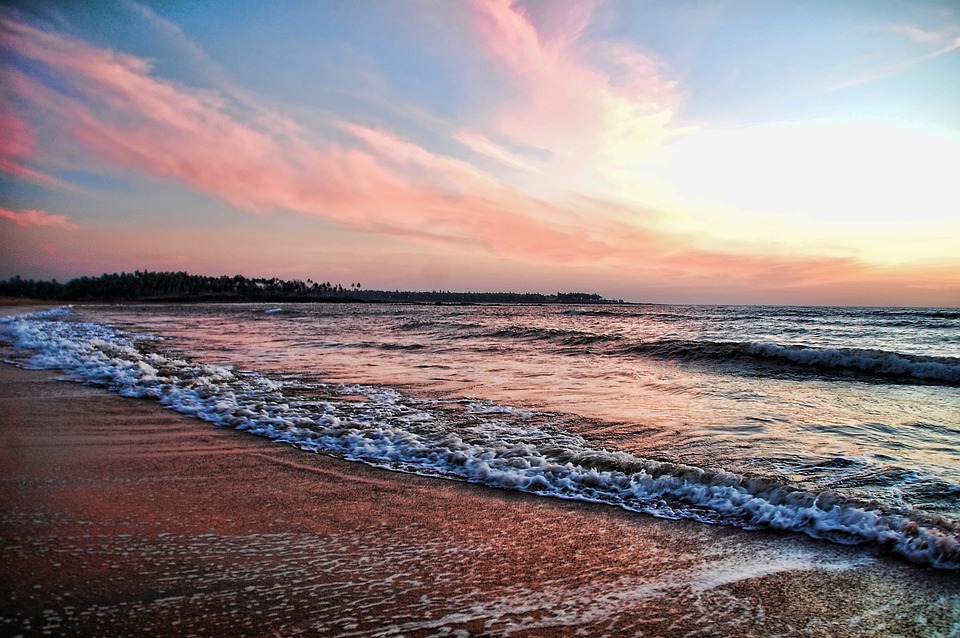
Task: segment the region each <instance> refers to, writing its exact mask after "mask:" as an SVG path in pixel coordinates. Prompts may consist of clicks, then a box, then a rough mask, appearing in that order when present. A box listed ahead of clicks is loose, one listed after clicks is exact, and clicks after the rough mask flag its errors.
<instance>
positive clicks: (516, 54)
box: [474, 0, 684, 192]
mask: <svg viewBox="0 0 960 638" xmlns="http://www.w3.org/2000/svg"><path fill="white" fill-rule="evenodd" d="M474 6H475V9H476V12H477V14H478V25H479V29H480V34H481V37H482V39H483V42H484V45H485V47H486V49H487V51H488V53H489V55H490V56H491V57H492V58H493V59H494V60H495V61H496V62H497V63H499V64H500V65H501V67H502V68H503V69H504V70H505V71H506V72H507V74H508V76H509V77H510V78H511V79H512V83H513V89H514V92H515V94H514V96H513V97H512V98H511V99H508V100H506V102H505V103H504V104H503V105H501V106H500V107H499V109H498V110H497V112H496V113H495V114H494V115H493V116H492V120H493V123H492V126H493V128H494V129H495V131H496V132H497V134H498V135H500V136H502V137H503V138H504V139H506V140H509V141H510V142H512V143H514V144H518V145H522V146H528V147H536V148H540V149H544V150H546V151H548V152H549V153H550V156H551V157H552V158H553V161H552V162H551V163H550V164H549V167H548V170H549V173H550V174H551V175H553V176H554V177H555V178H556V180H557V181H558V182H559V183H561V184H564V185H565V187H568V188H569V187H575V188H578V189H580V190H584V191H586V192H597V190H598V189H600V190H608V188H609V183H608V177H609V176H611V175H613V174H615V173H618V172H620V171H623V170H631V169H632V168H633V167H634V166H635V165H636V164H637V163H639V162H643V161H646V160H647V159H649V158H650V157H651V156H652V155H655V154H656V153H658V152H659V151H661V149H662V148H663V145H664V144H665V142H667V141H668V140H669V139H671V138H672V137H674V136H676V135H680V134H684V131H683V130H680V129H679V128H678V127H675V126H674V124H673V110H674V108H675V106H676V105H677V104H678V103H679V101H680V98H681V95H680V92H679V90H678V86H677V84H676V83H675V82H673V81H670V80H667V79H665V78H664V77H662V74H661V64H660V63H659V61H658V60H657V59H656V58H654V57H653V56H652V55H650V54H648V53H645V52H643V51H641V50H639V49H637V48H635V47H631V46H629V45H627V44H623V43H616V42H603V41H592V40H589V39H588V38H586V37H585V34H586V33H587V31H588V27H589V26H590V24H591V19H592V16H591V11H590V9H591V5H584V4H579V3H576V4H571V3H567V4H563V3H551V4H549V5H548V6H549V7H550V8H551V10H552V11H553V13H554V14H553V15H549V16H547V17H549V18H550V19H551V22H552V23H553V24H552V29H550V30H549V33H548V32H547V30H546V29H542V30H538V28H537V26H536V25H535V24H534V22H533V20H532V18H531V17H530V16H529V15H528V14H527V13H525V12H524V11H523V10H522V9H521V8H520V7H519V5H517V4H516V3H512V2H509V1H507V0H476V2H475V3H474ZM556 13H560V14H561V15H559V16H557V15H556Z"/></svg>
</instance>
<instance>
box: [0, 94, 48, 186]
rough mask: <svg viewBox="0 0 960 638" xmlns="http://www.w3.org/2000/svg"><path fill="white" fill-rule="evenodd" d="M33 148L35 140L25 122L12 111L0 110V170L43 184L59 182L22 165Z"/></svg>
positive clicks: (29, 156)
mask: <svg viewBox="0 0 960 638" xmlns="http://www.w3.org/2000/svg"><path fill="white" fill-rule="evenodd" d="M35 150H36V141H35V140H34V137H33V134H32V133H31V132H30V128H29V127H28V126H27V124H26V123H25V122H24V121H23V120H21V119H20V118H19V117H17V116H16V115H14V114H13V113H11V112H8V111H6V110H0V172H4V173H7V174H9V175H15V176H16V177H23V178H26V179H30V180H34V181H37V182H41V183H44V184H60V183H61V182H60V181H59V180H57V179H55V178H53V177H50V176H49V175H44V174H43V173H40V172H38V171H35V170H33V169H32V168H28V167H27V166H24V163H23V162H24V160H29V159H31V158H32V157H33V155H34V153H35Z"/></svg>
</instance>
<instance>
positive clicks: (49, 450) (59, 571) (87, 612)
mask: <svg viewBox="0 0 960 638" xmlns="http://www.w3.org/2000/svg"><path fill="white" fill-rule="evenodd" d="M56 376H57V375H55V374H53V373H50V372H33V371H24V370H20V369H17V368H15V367H13V366H11V365H6V364H4V365H0V442H2V443H0V472H2V481H0V486H2V487H0V504H2V509H0V511H2V514H0V565H2V568H0V569H2V573H0V591H2V592H3V593H2V594H0V596H2V600H0V634H3V635H8V636H17V635H23V636H34V635H36V636H41V635H44V636H46V635H52V636H61V635H62V636H78V635H83V636H87V635H89V636H93V635H97V636H129V635H156V636H181V635H182V636H193V635H235V636H241V635H246V636H292V635H320V636H434V635H435V636H445V635H458V636H467V635H471V636H500V635H511V636H574V635H588V636H631V635H645V636H681V635H716V636H732V635H737V636H749V635H756V636H769V635H814V636H817V635H822V636H859V635H896V634H901V635H956V632H958V631H960V628H958V624H960V622H958V621H960V593H958V586H957V584H956V583H957V581H956V574H952V573H949V572H940V571H936V570H931V569H921V568H918V567H915V566H912V565H909V564H906V563H904V562H903V561H899V560H896V559H889V558H883V557H874V556H871V555H869V554H868V553H867V552H865V551H863V550H859V549H856V548H846V547H840V546H837V545H833V544H830V543H824V542H818V541H814V540H810V539H806V538H802V537H796V536H788V535H782V536H781V535H777V534H772V533H758V532H742V531H739V530H734V529H729V528H720V527H712V526H708V525H703V524H698V523H691V522H674V521H663V520H656V519H653V518H650V517H647V516H641V515H636V514H631V513H629V512H624V511H619V510H616V509H613V508H610V507H605V506H599V505H598V506H593V505H590V504H583V503H572V502H566V501H560V500H556V499H546V498H538V497H534V496H529V495H523V494H517V493H510V492H504V491H500V490H494V489H489V488H484V487H480V486H473V485H469V484H463V483H457V482H452V481H445V480H439V479H433V478H427V477H419V476H412V475H404V474H397V473H392V472H387V471H383V470H379V469H375V468H370V467H367V466H364V465H360V464H355V463H348V462H345V461H341V460H337V459H333V458H329V457H325V456H321V455H316V454H312V453H306V452H302V451H300V450H296V449H294V448H291V447H289V446H285V445H280V444H274V443H270V442H268V441H266V440H263V439H259V438H257V437H254V436H251V435H248V434H245V433H242V432H238V431H234V430H229V429H223V428H217V427H214V426H212V425H210V424H208V423H204V422H202V421H197V420H193V419H189V418H186V417H183V416H181V415H178V414H176V413H174V412H172V411H169V410H165V409H163V408H161V407H160V406H159V405H157V404H155V403H152V402H149V401H144V400H134V399H125V398H122V397H119V396H117V395H113V394H109V393H107V392H106V391H103V390H100V389H98V388H93V387H89V386H85V385H81V384H79V383H74V382H64V381H57V380H54V379H55V377H56Z"/></svg>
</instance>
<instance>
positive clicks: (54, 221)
mask: <svg viewBox="0 0 960 638" xmlns="http://www.w3.org/2000/svg"><path fill="white" fill-rule="evenodd" d="M0 219H6V220H9V221H12V222H13V223H14V224H16V225H17V226H19V227H20V228H59V229H61V230H77V229H78V228H79V226H77V225H76V224H75V223H73V221H71V219H70V218H69V217H67V216H66V215H55V214H53V213H48V212H46V211H43V210H29V209H28V210H19V211H17V210H10V209H8V208H0Z"/></svg>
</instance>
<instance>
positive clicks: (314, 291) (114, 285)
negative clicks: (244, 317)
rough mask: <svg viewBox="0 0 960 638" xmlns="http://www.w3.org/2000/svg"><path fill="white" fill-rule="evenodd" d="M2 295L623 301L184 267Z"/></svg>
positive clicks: (3, 284) (13, 281)
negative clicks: (378, 286) (377, 285)
mask: <svg viewBox="0 0 960 638" xmlns="http://www.w3.org/2000/svg"><path fill="white" fill-rule="evenodd" d="M0 296H5V297H27V298H32V299H43V300H55V301H168V302H173V301H266V302H282V301H303V302H310V301H317V302H322V301H326V302H331V301H340V302H350V301H365V302H394V303H527V304H546V303H577V304H597V303H616V302H620V303H622V302H623V300H622V299H620V300H617V301H616V302H615V301H611V300H607V299H604V298H603V297H601V296H600V295H597V294H592V293H585V292H567V293H560V292H558V293H556V294H552V295H543V294H540V293H517V292H445V291H433V292H403V291H399V290H396V291H388V290H364V289H363V288H362V287H361V285H360V284H359V283H352V284H350V285H349V286H348V287H347V288H344V287H343V286H342V285H340V284H331V283H330V282H329V281H327V282H316V281H313V280H310V279H307V280H306V281H300V280H298V279H292V280H283V279H277V278H276V277H273V278H271V279H264V278H248V277H244V276H243V275H234V276H233V277H228V276H226V275H221V276H220V277H208V276H203V275H190V274H188V273H185V272H152V271H147V270H137V271H134V272H132V273H127V272H122V273H119V274H118V273H112V274H103V275H100V276H99V277H77V278H76V279H71V280H70V281H68V282H66V283H61V282H59V281H57V280H56V279H53V280H50V281H36V280H33V279H22V278H21V277H20V276H16V277H12V278H10V279H7V280H6V281H0Z"/></svg>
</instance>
